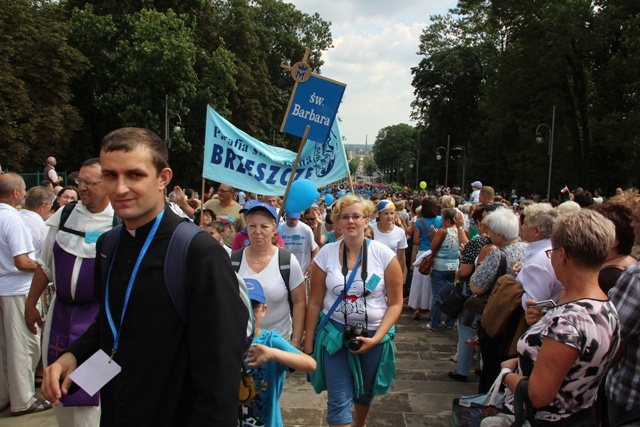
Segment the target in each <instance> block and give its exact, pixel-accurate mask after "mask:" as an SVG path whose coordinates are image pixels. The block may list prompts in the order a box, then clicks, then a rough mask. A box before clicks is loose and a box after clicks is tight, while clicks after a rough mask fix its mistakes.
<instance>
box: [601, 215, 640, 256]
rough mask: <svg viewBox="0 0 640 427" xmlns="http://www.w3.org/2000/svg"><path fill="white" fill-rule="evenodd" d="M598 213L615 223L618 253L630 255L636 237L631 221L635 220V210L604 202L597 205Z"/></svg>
mask: <svg viewBox="0 0 640 427" xmlns="http://www.w3.org/2000/svg"><path fill="white" fill-rule="evenodd" d="M593 209H594V210H595V211H596V212H598V213H600V214H602V216H604V217H605V218H607V219H609V220H610V221H611V222H613V225H614V227H615V228H616V240H617V241H618V247H617V248H616V252H617V253H619V254H621V255H630V254H631V249H632V248H633V242H634V239H635V235H634V233H633V227H632V226H631V221H632V220H633V210H632V209H631V208H630V207H629V206H627V205H624V204H622V203H615V202H604V203H600V204H597V205H595V207H594V208H593Z"/></svg>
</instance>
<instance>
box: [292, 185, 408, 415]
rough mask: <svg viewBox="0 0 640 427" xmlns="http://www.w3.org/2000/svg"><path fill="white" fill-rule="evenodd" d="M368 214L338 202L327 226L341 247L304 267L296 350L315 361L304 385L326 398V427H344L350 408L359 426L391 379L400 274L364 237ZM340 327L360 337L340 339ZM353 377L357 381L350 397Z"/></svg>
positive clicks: (361, 203)
mask: <svg viewBox="0 0 640 427" xmlns="http://www.w3.org/2000/svg"><path fill="white" fill-rule="evenodd" d="M374 209H375V208H374V207H373V204H372V203H371V202H369V201H366V200H362V199H359V198H358V197H356V196H353V195H347V196H344V197H342V198H341V199H340V200H338V202H337V204H336V207H335V209H334V211H333V214H332V219H333V222H334V224H336V227H339V228H340V229H341V230H342V233H343V240H342V241H338V242H335V243H329V244H327V245H325V246H324V247H323V248H322V249H320V251H319V252H318V254H317V255H316V257H315V258H314V261H313V263H312V264H311V293H310V295H309V307H308V309H307V320H306V331H307V339H306V340H305V345H304V351H305V353H307V354H313V356H314V358H315V359H316V361H317V362H318V368H317V371H316V372H315V373H312V374H311V383H312V385H313V386H314V389H315V390H316V392H317V393H320V392H321V391H322V390H325V389H326V390H327V391H328V394H327V397H328V399H327V404H328V411H327V423H328V424H329V425H330V426H340V425H351V423H352V421H353V419H352V411H353V409H355V415H356V421H355V422H354V425H358V426H360V425H364V424H365V421H366V417H367V414H368V412H369V408H370V405H371V403H372V401H373V396H374V395H378V394H384V393H387V392H388V391H389V389H390V387H391V384H392V383H393V379H394V377H395V358H394V357H393V351H394V350H393V335H394V329H393V325H394V323H395V322H396V321H397V320H398V318H399V317H400V313H401V311H402V274H401V272H402V270H401V268H400V265H399V263H398V260H397V258H396V256H395V254H394V253H393V251H391V250H390V249H389V248H388V247H387V246H385V245H384V244H382V243H380V242H378V241H376V240H371V241H368V240H365V238H364V229H365V227H366V226H367V225H368V223H369V217H370V216H371V214H372V212H373V211H374ZM343 266H344V268H343ZM354 271H355V273H354ZM352 273H353V281H352V282H351V284H350V286H349V288H348V291H347V292H346V295H344V297H343V298H342V300H341V301H340V302H339V303H338V305H337V308H336V309H335V311H333V312H332V313H330V320H328V321H327V322H326V323H325V326H323V328H322V329H321V330H318V331H317V335H316V339H315V345H314V340H313V339H312V334H313V332H314V331H316V328H317V327H318V324H319V322H321V321H322V319H323V318H324V317H325V316H326V315H327V314H328V313H329V310H330V309H331V307H332V306H333V305H334V303H335V302H336V301H337V300H338V298H339V297H340V296H341V295H342V291H343V289H344V288H345V285H346V284H347V283H348V282H349V280H350V277H352ZM345 325H349V326H351V327H354V329H358V327H359V326H362V327H364V328H366V330H367V331H368V333H367V334H366V335H365V334H351V335H348V334H345ZM351 367H353V370H354V371H355V372H354V371H352V370H351ZM354 378H362V382H360V383H359V384H357V385H356V389H358V393H355V392H354ZM356 395H358V397H355V396H356Z"/></svg>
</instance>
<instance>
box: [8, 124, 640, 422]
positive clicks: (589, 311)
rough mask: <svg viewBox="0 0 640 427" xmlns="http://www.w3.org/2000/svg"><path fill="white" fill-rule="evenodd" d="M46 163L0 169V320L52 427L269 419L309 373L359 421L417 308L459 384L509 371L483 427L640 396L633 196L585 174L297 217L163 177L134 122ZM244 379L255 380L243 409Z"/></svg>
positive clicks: (614, 410) (566, 416)
mask: <svg viewBox="0 0 640 427" xmlns="http://www.w3.org/2000/svg"><path fill="white" fill-rule="evenodd" d="M55 165H56V161H55V159H54V158H49V159H48V160H47V166H46V168H45V176H46V178H48V179H47V181H48V182H47V183H45V184H46V185H42V186H36V187H33V188H31V189H29V191H28V192H27V191H26V186H25V183H24V181H23V180H22V178H21V177H20V176H19V175H17V174H14V173H5V174H3V175H2V176H0V209H1V210H2V211H3V214H2V215H1V216H0V243H2V244H1V245H0V251H2V257H0V314H1V316H2V321H3V324H4V325H12V327H11V328H4V329H3V330H2V331H0V344H1V345H0V352H1V354H0V358H1V360H2V363H3V369H2V370H0V376H2V378H0V379H1V381H0V410H4V409H6V408H9V407H10V408H11V413H12V415H15V416H18V415H26V414H30V413H34V412H40V411H44V410H48V409H50V408H52V407H54V408H55V412H56V418H57V420H58V423H59V425H61V426H93V425H99V424H100V425H105V426H109V425H128V424H131V425H133V424H135V425H154V426H157V425H182V424H189V423H193V424H205V423H206V424H211V425H242V426H245V425H252V426H254V425H266V426H278V425H282V416H281V414H280V409H279V405H278V399H279V396H280V394H281V393H282V388H283V384H284V380H285V377H286V373H287V371H288V370H289V369H296V370H301V371H304V372H310V382H311V386H312V387H313V388H314V390H315V391H316V392H318V393H320V392H322V391H324V390H326V391H327V397H328V400H327V418H326V421H327V423H328V424H329V425H331V426H348V425H354V426H364V425H365V424H366V420H367V415H368V412H369V409H370V407H371V405H372V403H373V401H374V397H375V396H377V395H381V394H384V393H387V392H389V390H390V389H391V386H392V384H393V381H394V379H395V375H396V370H395V356H394V344H393V341H394V336H395V333H396V331H395V323H396V322H397V320H398V318H399V316H400V314H401V312H402V309H403V306H404V305H407V306H408V307H410V308H411V309H412V316H413V319H414V320H415V321H416V322H423V321H425V323H423V324H422V326H423V328H424V330H425V332H424V333H425V334H428V335H432V334H438V333H441V332H440V330H441V329H442V328H449V329H451V328H456V329H457V332H458V345H457V352H456V354H453V355H451V357H450V360H452V361H454V362H455V363H456V367H455V369H454V370H453V371H450V372H448V376H449V377H450V378H451V380H452V381H467V380H468V378H469V376H470V374H471V373H472V372H473V371H475V372H476V373H477V374H479V375H480V381H479V392H480V393H486V392H487V391H488V389H489V388H490V387H491V385H492V384H493V382H494V381H495V380H496V378H497V377H498V375H500V372H501V371H502V372H503V373H504V372H505V369H507V370H508V374H506V375H504V386H505V388H506V398H505V404H504V406H503V413H501V414H499V415H497V416H494V417H489V418H486V419H485V420H484V421H483V425H484V426H501V425H504V426H509V425H511V424H512V423H513V422H514V420H515V417H516V412H518V408H517V407H516V406H517V405H518V404H519V402H520V400H519V396H520V395H521V394H523V395H524V396H525V397H526V399H525V400H526V401H527V402H529V403H528V405H529V413H533V414H535V415H532V416H531V417H532V418H531V420H533V419H534V418H533V417H535V422H538V423H541V424H544V425H547V424H549V425H551V424H553V423H561V422H562V423H565V424H567V425H595V422H596V420H597V422H598V423H599V424H600V425H604V426H607V425H611V426H613V425H618V424H616V423H619V422H620V420H624V419H625V417H630V416H632V415H633V414H634V411H637V410H638V409H637V408H638V405H640V393H639V392H638V384H639V383H640V365H639V363H638V360H640V350H639V345H640V339H639V338H640V331H639V330H638V313H640V307H639V305H640V295H639V293H640V288H639V287H638V278H639V275H640V267H638V264H637V263H636V257H637V253H638V247H639V246H640V203H639V202H640V195H639V194H638V192H637V191H635V190H628V191H626V192H625V191H620V192H619V194H616V196H614V197H612V198H610V199H606V198H604V197H602V191H598V193H597V194H596V197H593V196H592V195H591V194H590V193H589V192H587V191H585V190H582V189H578V190H576V191H573V192H571V194H570V197H571V200H570V201H567V202H565V203H562V204H560V203H546V202H544V201H536V200H532V199H520V198H517V196H515V192H512V196H513V197H510V198H506V197H501V196H496V194H495V191H494V190H493V188H491V187H489V186H483V185H482V184H481V183H480V182H479V181H474V182H473V183H471V185H470V188H471V192H470V194H469V198H468V200H465V199H464V198H463V197H462V196H461V195H459V194H455V193H457V192H459V193H462V192H461V191H459V189H454V191H450V190H449V189H446V188H438V189H437V190H438V191H437V192H436V194H435V195H428V194H427V193H426V191H423V192H421V193H414V194H409V193H406V192H402V191H396V190H394V189H392V188H390V187H386V186H383V185H379V184H378V185H375V186H367V185H358V186H357V188H354V189H353V193H354V194H352V192H351V191H350V189H347V188H346V186H345V185H344V184H336V185H335V186H331V187H327V188H324V189H321V191H320V193H321V198H320V199H319V200H318V201H317V203H315V204H314V205H313V206H311V207H309V208H308V209H306V210H305V211H303V212H286V211H285V210H284V208H283V203H282V202H283V201H282V200H281V198H280V197H278V196H275V195H262V196H261V195H255V194H251V193H249V192H244V191H242V190H240V191H238V190H236V189H235V188H233V187H232V186H231V185H229V184H227V183H222V184H220V185H219V186H218V188H217V189H214V188H213V187H211V189H210V191H209V192H208V193H207V194H204V195H203V197H202V198H199V197H198V194H197V192H195V191H194V190H192V189H188V188H185V189H183V188H181V187H178V186H174V187H173V188H171V189H169V183H170V182H171V180H172V177H173V172H172V170H171V169H170V168H169V166H168V161H167V151H166V146H165V145H164V144H163V142H162V140H161V139H160V138H159V137H158V136H157V135H155V134H154V133H152V132H150V131H148V130H145V129H139V128H123V129H118V130H116V131H113V132H111V133H110V134H108V135H107V136H106V137H105V138H104V140H103V143H102V145H101V147H100V157H99V158H95V159H88V160H87V161H86V162H84V164H83V165H82V166H81V168H80V170H79V171H78V172H77V173H75V174H73V175H72V177H71V179H72V182H73V183H75V184H76V185H77V186H66V187H62V186H61V184H62V182H63V180H62V179H60V177H59V176H58V175H57V173H56V172H55ZM54 185H55V188H54ZM189 223H190V224H189ZM183 224H189V227H191V228H186V227H183ZM193 224H196V225H198V226H199V228H198V227H195V226H194V225H193ZM201 229H204V230H205V231H206V232H202V230H201ZM184 230H187V231H184ZM186 233H188V234H189V236H188V238H186V237H184V235H185V234H186ZM176 242H178V243H176ZM175 251H181V252H182V254H179V255H180V256H175V253H174V252H175ZM427 258H430V259H431V262H432V266H431V269H430V271H429V272H428V273H427V274H422V273H420V271H419V268H418V267H419V266H420V264H421V263H423V262H424V261H425V260H426V259H427ZM51 289H55V292H52V291H51ZM243 289H244V290H245V293H246V294H245V295H244V297H243ZM454 289H457V290H458V291H459V292H458V293H457V294H456V293H455V292H452V290H454ZM451 295H458V296H459V298H461V299H462V300H464V307H461V308H460V309H459V310H457V311H456V312H451V311H450V310H449V309H444V308H443V307H444V306H445V305H446V304H444V303H445V300H446V299H448V298H451ZM245 297H246V298H245ZM461 303H462V301H461ZM125 314H126V316H125ZM39 365H42V366H44V368H45V371H44V379H43V380H42V394H43V395H44V397H45V398H46V399H47V400H44V399H38V398H37V397H36V393H35V388H34V387H35V385H34V379H36V378H37V377H39V376H40V374H39V373H38V371H37V370H38V366H39ZM76 370H78V371H80V370H89V372H91V375H94V376H96V377H97V382H98V385H97V386H95V387H96V389H95V391H97V390H99V393H92V392H91V391H92V390H91V386H90V385H88V384H86V383H83V381H82V380H81V379H78V377H75V379H74V381H76V382H73V381H72V376H73V373H74V372H75V371H76ZM244 374H246V376H248V377H250V378H251V383H252V384H253V386H252V387H253V388H251V387H249V388H248V390H249V392H248V395H249V397H248V398H247V399H245V400H243V399H242V398H241V399H240V400H241V403H239V402H238V396H239V393H240V395H241V396H242V391H243V390H244V389H245V388H244V385H243V384H245V383H244V381H245V379H244V378H245V377H243V375H244ZM239 385H240V389H239V388H238V387H239ZM169 389H170V390H172V392H171V393H169V394H168V393H166V390H169ZM98 396H99V397H98ZM517 402H518V403H517ZM150 407H162V408H163V411H158V412H157V413H150V412H149V411H148V408H150ZM532 408H534V410H533V411H532V410H531V409H532ZM354 415H355V416H354ZM619 425H623V424H619Z"/></svg>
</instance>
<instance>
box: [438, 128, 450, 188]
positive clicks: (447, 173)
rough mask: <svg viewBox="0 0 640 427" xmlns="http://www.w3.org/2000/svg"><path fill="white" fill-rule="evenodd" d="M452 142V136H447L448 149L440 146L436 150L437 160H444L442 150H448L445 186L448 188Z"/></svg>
mask: <svg viewBox="0 0 640 427" xmlns="http://www.w3.org/2000/svg"><path fill="white" fill-rule="evenodd" d="M450 140H451V135H447V148H444V147H443V146H440V147H438V148H436V160H440V159H442V154H440V150H446V153H445V156H444V186H445V187H446V186H447V183H448V180H449V143H450Z"/></svg>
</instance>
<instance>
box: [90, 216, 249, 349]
mask: <svg viewBox="0 0 640 427" xmlns="http://www.w3.org/2000/svg"><path fill="white" fill-rule="evenodd" d="M121 232H122V225H118V226H116V227H114V228H113V230H111V231H110V232H107V233H105V234H104V238H103V240H102V247H101V252H102V255H103V256H101V257H100V260H101V263H102V264H101V266H102V282H103V283H105V282H106V280H107V272H108V270H109V265H110V263H111V257H112V256H113V251H114V250H115V245H116V242H117V240H118V235H119V234H120V233H121ZM204 232H205V231H204V230H202V229H201V228H200V227H198V226H197V225H195V224H194V223H192V222H191V221H188V220H185V221H183V222H181V223H180V224H179V225H178V226H177V227H176V229H175V230H174V232H173V234H172V235H171V240H169V247H168V248H167V253H166V255H165V258H164V283H165V286H166V288H167V292H168V293H169V297H170V298H171V301H172V302H173V305H174V307H175V309H176V311H177V312H178V315H179V316H180V319H182V321H183V322H185V323H187V321H188V319H187V314H188V311H189V293H188V291H187V289H188V288H187V253H188V249H189V245H190V244H191V241H192V240H193V238H194V237H195V236H196V235H197V234H198V233H204ZM236 278H237V280H238V291H239V293H240V298H241V299H242V302H243V303H244V305H245V306H246V308H247V311H248V312H249V321H248V322H247V333H246V337H247V338H248V337H253V309H252V308H251V300H250V299H249V291H248V290H247V285H246V284H245V283H244V280H243V279H242V277H240V276H239V275H238V273H236Z"/></svg>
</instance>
